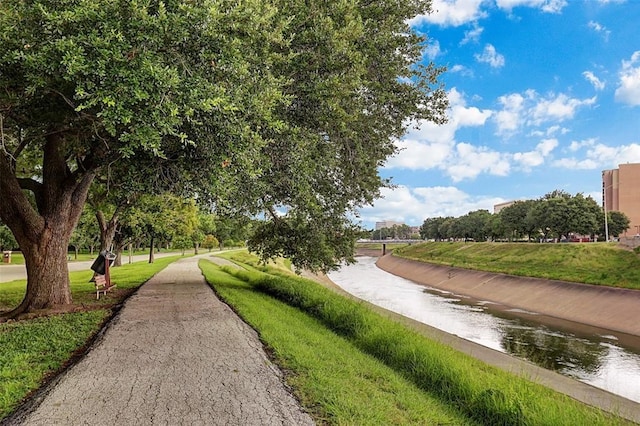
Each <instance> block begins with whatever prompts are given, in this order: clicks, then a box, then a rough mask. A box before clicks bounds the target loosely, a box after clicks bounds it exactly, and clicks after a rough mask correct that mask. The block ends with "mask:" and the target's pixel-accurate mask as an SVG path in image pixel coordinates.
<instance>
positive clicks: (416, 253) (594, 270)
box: [394, 242, 640, 289]
mask: <svg viewBox="0 0 640 426" xmlns="http://www.w3.org/2000/svg"><path fill="white" fill-rule="evenodd" d="M394 255H395V256H400V257H404V258H407V259H412V260H418V261H421V262H428V263H436V264H442V265H447V266H455V267H460V268H467V269H477V270H483V271H490V272H500V273H506V274H511V275H520V276H528V277H539V278H548V279H556V280H563V281H572V282H579V283H586V284H596V285H606V286H612V287H623V288H631V289H640V257H639V256H638V255H637V254H636V253H634V252H632V251H628V250H623V249H620V248H617V247H616V246H614V245H612V244H605V243H603V244H595V243H583V244H578V243H572V244H532V243H462V242H456V243H450V242H430V243H423V244H413V245H411V246H407V247H404V248H401V249H398V250H396V251H394Z"/></svg>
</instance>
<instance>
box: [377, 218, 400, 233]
mask: <svg viewBox="0 0 640 426" xmlns="http://www.w3.org/2000/svg"><path fill="white" fill-rule="evenodd" d="M394 225H398V226H400V225H404V223H402V222H395V221H393V220H385V221H382V222H376V231H378V230H380V229H382V228H393V226H394Z"/></svg>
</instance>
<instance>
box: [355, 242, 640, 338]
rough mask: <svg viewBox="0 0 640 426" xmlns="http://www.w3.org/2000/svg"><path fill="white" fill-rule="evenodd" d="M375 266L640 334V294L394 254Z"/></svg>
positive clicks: (502, 302) (552, 314) (487, 297)
mask: <svg viewBox="0 0 640 426" xmlns="http://www.w3.org/2000/svg"><path fill="white" fill-rule="evenodd" d="M363 254H364V253H363ZM376 265H377V266H378V267H379V268H381V269H383V270H385V271H387V272H389V273H392V274H394V275H397V276H400V277H403V278H406V279H409V280H411V281H414V282H417V283H419V284H423V285H426V286H429V287H433V288H436V289H439V290H444V291H448V292H451V293H454V294H457V295H461V296H467V297H471V298H474V299H477V300H483V301H488V302H493V303H497V304H500V305H503V306H505V307H508V308H516V309H521V310H523V311H528V312H535V313H538V314H542V315H546V316H549V317H554V318H559V319H563V320H568V321H573V322H577V323H581V324H586V325H590V326H593V327H598V328H604V329H608V330H613V331H617V332H620V333H626V334H631V335H634V336H640V290H627V289H618V288H611V287H600V286H594V285H587V284H576V283H570V282H565V281H557V280H545V279H539V278H528V277H518V276H513V275H505V274H496V273H490V272H483V271H473V270H468V269H461V268H455V267H449V266H444V265H435V264H429V263H424V262H419V261H414V260H408V259H403V258H400V257H397V256H393V255H392V254H387V255H385V256H382V257H380V258H379V259H378V261H377V263H376Z"/></svg>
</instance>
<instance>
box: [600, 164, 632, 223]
mask: <svg viewBox="0 0 640 426" xmlns="http://www.w3.org/2000/svg"><path fill="white" fill-rule="evenodd" d="M602 207H603V208H604V211H605V212H610V211H619V212H622V213H624V214H625V215H627V217H628V218H629V225H630V227H629V229H628V230H627V233H626V235H635V234H640V163H632V164H620V165H618V168H617V169H613V170H604V171H603V172H602Z"/></svg>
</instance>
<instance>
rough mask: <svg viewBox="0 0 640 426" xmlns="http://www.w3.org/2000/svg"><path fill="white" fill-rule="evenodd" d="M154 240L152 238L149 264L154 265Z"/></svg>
mask: <svg viewBox="0 0 640 426" xmlns="http://www.w3.org/2000/svg"><path fill="white" fill-rule="evenodd" d="M153 240H154V238H153V237H151V244H150V246H151V247H149V263H153V261H154V259H153V246H154V244H155V242H154V241H153Z"/></svg>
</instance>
